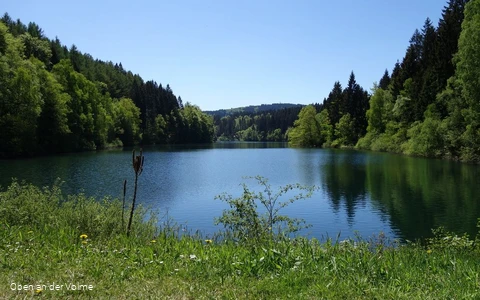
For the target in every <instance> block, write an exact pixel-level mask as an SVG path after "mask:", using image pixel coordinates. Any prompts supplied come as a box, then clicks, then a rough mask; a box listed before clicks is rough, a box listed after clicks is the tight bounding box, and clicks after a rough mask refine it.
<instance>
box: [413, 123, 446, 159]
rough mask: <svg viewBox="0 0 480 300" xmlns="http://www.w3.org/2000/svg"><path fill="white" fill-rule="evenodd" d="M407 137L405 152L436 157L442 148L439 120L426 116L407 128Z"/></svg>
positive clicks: (439, 154) (440, 153) (441, 132)
mask: <svg viewBox="0 0 480 300" xmlns="http://www.w3.org/2000/svg"><path fill="white" fill-rule="evenodd" d="M407 136H408V138H409V140H408V142H407V145H406V150H405V152H406V153H407V154H412V155H420V156H428V157H438V156H441V155H442V152H441V151H442V150H443V131H442V130H441V121H440V120H438V119H436V118H432V117H427V118H426V119H425V120H424V121H423V122H421V123H420V122H415V123H413V125H412V127H411V128H410V129H409V130H408V133H407Z"/></svg>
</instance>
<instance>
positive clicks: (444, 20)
mask: <svg viewBox="0 0 480 300" xmlns="http://www.w3.org/2000/svg"><path fill="white" fill-rule="evenodd" d="M0 21H1V22H0V128H2V130H1V131H0V157H11V156H28V155H34V154H39V153H40V154H42V153H51V152H54V153H55V152H71V151H81V150H92V149H102V148H106V147H114V146H121V145H125V146H130V145H134V144H159V143H202V142H212V141H214V140H216V139H218V140H241V141H287V140H288V142H289V144H291V145H294V146H301V147H351V148H357V149H368V150H374V151H388V152H395V153H404V154H410V155H417V156H425V157H437V158H449V159H454V160H461V161H470V162H479V161H480V1H479V0H471V1H468V0H450V1H448V2H447V4H446V6H445V7H444V8H443V11H442V15H441V18H440V20H439V22H438V25H437V26H435V25H434V24H432V21H431V20H430V19H429V18H427V19H426V20H425V22H424V24H423V27H422V28H421V29H420V30H419V29H416V30H415V31H414V33H413V35H412V37H411V39H410V41H409V46H408V48H407V49H406V52H405V55H404V57H403V58H402V59H401V60H398V61H397V62H396V63H395V64H394V66H393V69H392V71H391V72H389V71H388V69H386V70H385V73H384V74H383V76H381V77H380V76H379V77H380V80H379V82H378V83H374V85H373V88H372V89H371V92H370V93H369V92H367V91H366V90H365V89H364V88H363V87H361V86H360V85H359V84H357V82H356V79H355V74H354V72H353V71H352V72H351V74H350V77H349V80H348V83H347V85H346V86H345V87H342V85H341V84H340V82H339V81H337V82H335V83H334V84H333V88H332V90H331V92H330V93H329V95H328V97H326V98H325V99H323V102H322V103H320V104H318V103H316V104H312V105H308V106H305V107H302V106H299V105H289V106H284V107H281V106H272V109H271V110H269V109H268V108H269V106H258V107H253V106H252V107H247V108H245V109H233V110H220V111H216V112H208V114H207V113H205V112H202V111H201V110H200V109H199V108H198V107H197V106H195V105H192V104H189V103H188V102H187V103H186V104H185V105H184V104H183V100H182V98H181V97H180V96H178V97H177V96H175V94H174V93H173V91H172V89H171V88H170V86H169V85H168V84H167V85H166V86H162V84H158V83H156V82H155V81H147V82H145V81H144V80H143V79H142V78H141V77H140V75H138V74H135V75H134V74H132V72H130V71H126V70H124V68H123V66H122V64H121V63H119V64H116V63H115V64H114V63H112V62H104V61H101V60H98V59H94V58H93V57H92V56H91V55H90V54H87V53H81V52H80V51H79V50H78V49H77V47H76V46H75V45H72V46H71V47H70V48H67V47H66V46H64V45H62V44H61V42H60V40H59V39H58V38H55V39H52V40H49V39H48V38H47V37H45V36H44V34H43V31H42V29H41V28H40V27H39V26H38V25H37V24H35V23H32V22H31V23H29V24H28V25H25V24H23V23H22V22H21V21H20V20H16V21H14V20H12V19H11V17H10V16H9V15H8V14H7V13H6V14H5V15H4V16H3V18H1V19H0Z"/></svg>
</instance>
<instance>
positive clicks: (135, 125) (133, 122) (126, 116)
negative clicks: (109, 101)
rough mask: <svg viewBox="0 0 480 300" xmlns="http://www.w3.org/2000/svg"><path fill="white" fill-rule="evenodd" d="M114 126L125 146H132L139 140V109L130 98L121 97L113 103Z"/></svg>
mask: <svg viewBox="0 0 480 300" xmlns="http://www.w3.org/2000/svg"><path fill="white" fill-rule="evenodd" d="M113 106H114V111H115V128H116V132H117V135H118V136H119V138H120V140H121V141H122V143H123V145H125V146H132V145H135V144H137V143H138V142H139V141H140V140H141V132H140V123H141V120H140V109H139V108H138V107H137V106H135V103H133V101H132V100H131V99H128V98H121V99H120V100H118V101H115V102H114V103H113Z"/></svg>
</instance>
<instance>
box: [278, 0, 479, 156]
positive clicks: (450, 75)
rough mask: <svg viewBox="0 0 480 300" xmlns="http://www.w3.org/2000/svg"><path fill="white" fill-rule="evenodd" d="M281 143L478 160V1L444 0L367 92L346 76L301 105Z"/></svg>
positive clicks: (352, 78) (352, 75)
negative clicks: (316, 101) (436, 16)
mask: <svg viewBox="0 0 480 300" xmlns="http://www.w3.org/2000/svg"><path fill="white" fill-rule="evenodd" d="M287 135H288V140H289V142H290V143H291V144H293V145H298V146H307V147H312V146H324V147H355V148H358V149H369V150H375V151H388V152H396V153H404V154H410V155H417V156H425V157H438V158H449V159H454V160H461V161H469V162H479V161H480V1H479V0H471V1H467V0H451V1H448V3H447V5H446V6H445V7H444V9H443V11H442V16H441V18H440V20H439V23H438V26H436V27H435V26H434V25H433V24H432V22H431V20H430V19H428V18H427V19H426V20H425V23H424V24H423V27H422V29H421V30H418V29H417V30H415V32H414V33H413V35H412V38H411V39H410V43H409V46H408V48H407V50H406V53H405V56H404V57H403V59H402V60H401V61H397V62H396V64H395V65H394V67H393V70H392V72H391V74H390V73H389V72H388V70H386V71H385V73H384V74H383V76H382V77H381V79H380V81H379V82H378V84H377V83H375V84H374V87H373V89H372V94H371V95H369V94H368V93H367V92H366V91H364V90H363V88H361V87H360V86H358V85H357V84H356V82H355V76H354V74H353V72H352V74H351V76H350V80H349V82H348V85H347V87H346V88H345V89H343V90H342V87H341V85H340V83H339V82H336V83H335V84H334V87H333V89H332V91H331V92H330V94H329V95H328V97H327V98H326V99H325V100H324V103H323V105H322V106H317V107H314V106H313V105H310V106H306V107H304V108H303V109H302V111H301V112H300V113H299V116H298V119H297V120H295V122H294V126H293V127H292V128H290V129H289V130H288V132H287Z"/></svg>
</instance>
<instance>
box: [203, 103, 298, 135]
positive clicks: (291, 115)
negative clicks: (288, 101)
mask: <svg viewBox="0 0 480 300" xmlns="http://www.w3.org/2000/svg"><path fill="white" fill-rule="evenodd" d="M301 109H302V106H299V105H294V106H289V107H285V108H281V109H273V110H269V111H264V110H257V112H246V111H244V110H242V109H237V110H235V111H231V112H230V113H229V114H226V115H225V114H224V113H221V114H214V112H211V113H212V114H213V118H214V124H215V135H216V136H217V138H218V139H219V140H230V141H231V140H239V141H286V136H285V133H286V131H287V129H288V128H289V127H290V126H292V125H293V122H294V121H295V119H296V118H297V115H298V113H299V111H300V110H301ZM223 115H225V116H223Z"/></svg>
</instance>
